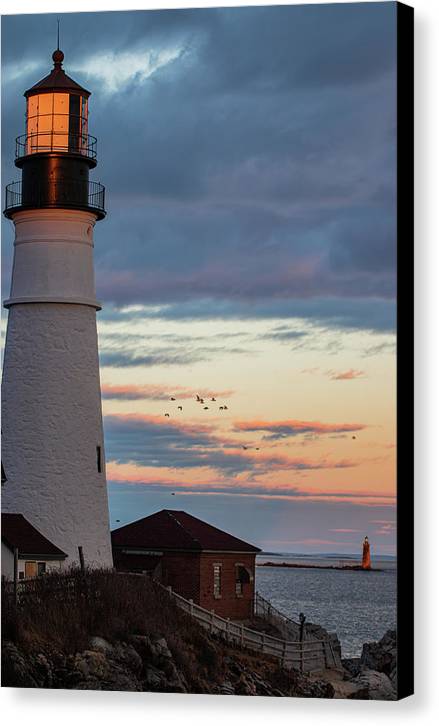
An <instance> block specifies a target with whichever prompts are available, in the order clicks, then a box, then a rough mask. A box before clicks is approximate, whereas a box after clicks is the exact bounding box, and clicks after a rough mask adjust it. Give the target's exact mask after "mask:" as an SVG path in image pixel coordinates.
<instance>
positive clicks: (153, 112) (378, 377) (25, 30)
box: [2, 3, 396, 554]
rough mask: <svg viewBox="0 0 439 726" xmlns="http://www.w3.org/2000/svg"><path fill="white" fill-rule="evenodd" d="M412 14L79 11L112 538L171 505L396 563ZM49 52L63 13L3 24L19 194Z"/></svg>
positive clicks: (73, 68) (295, 9)
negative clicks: (95, 187)
mask: <svg viewBox="0 0 439 726" xmlns="http://www.w3.org/2000/svg"><path fill="white" fill-rule="evenodd" d="M395 18H396V5H395V4H394V3H380V4H350V5H326V6H325V5H322V6H306V5H304V6H291V7H267V8H264V7H260V8H237V9H220V10H180V11H155V12H142V11H141V12H126V13H116V12H113V13H101V14H99V13H90V14H71V15H68V14H65V15H64V16H61V43H60V45H61V48H62V50H63V51H64V53H65V62H64V68H65V70H66V72H67V73H68V74H69V75H71V76H73V77H74V78H75V80H77V81H78V82H79V83H81V84H82V85H84V86H85V87H86V88H88V89H89V90H90V91H91V92H92V96H91V99H90V133H92V134H94V135H95V136H97V138H98V161H99V164H98V167H97V169H96V171H94V172H92V178H93V179H94V180H96V181H101V182H102V183H104V184H105V185H106V188H107V197H106V203H107V209H108V216H107V218H106V220H105V221H103V222H100V223H99V224H97V225H96V230H95V262H96V284H97V293H98V299H100V300H101V301H102V303H103V310H102V312H100V313H99V314H98V332H99V345H100V356H101V382H102V394H103V412H104V426H105V437H106V457H107V478H108V482H109V495H110V510H111V522H112V525H113V526H116V522H117V526H119V522H118V520H119V521H120V523H121V524H123V523H125V522H128V521H132V520H134V519H138V518H140V517H141V516H146V515H148V514H151V513H152V512H154V511H156V510H158V509H162V508H165V507H166V508H171V509H183V510H185V511H187V512H190V513H191V514H193V515H195V516H198V517H201V518H202V519H206V520H207V521H209V522H210V523H212V524H215V525H217V526H219V527H221V528H223V529H225V530H228V531H231V532H232V533H233V534H235V535H237V536H240V537H242V538H244V539H247V540H249V541H250V542H252V543H254V544H256V545H258V546H260V547H262V548H264V549H266V550H275V551H282V552H288V551H289V552H340V553H350V552H356V551H359V550H360V549H361V542H362V539H363V537H364V535H365V534H368V536H369V538H370V540H371V545H372V554H373V553H374V552H375V553H377V552H381V553H383V554H394V552H395V504H396V502H395V486H396V482H395V453H396V451H395V436H396V400H395V384H396V378H395V373H396V367H395V366H396V361H395V314H396V310H395V292H396V270H395V267H396V229H395V171H396V168H395V155H396V150H395V127H396V114H395V94H396V87H395V60H396V59H395ZM55 40H56V17H55V16H54V15H40V16H38V15H28V16H21V17H20V16H10V17H4V18H3V22H2V64H3V87H2V93H3V97H2V101H3V103H2V107H3V117H2V126H3V158H2V173H3V183H4V184H6V183H9V181H13V180H15V179H18V178H19V172H18V170H16V169H15V167H14V166H13V158H14V139H15V136H17V135H19V134H21V133H24V111H25V101H24V98H23V96H22V93H23V91H24V90H25V89H26V88H28V87H29V86H31V85H32V84H33V83H35V82H36V81H37V80H39V79H40V78H42V77H43V76H44V75H46V74H47V73H48V72H49V71H50V69H51V66H52V63H51V54H52V51H53V50H54V48H55V45H56V43H55ZM2 224H3V265H2V283H3V298H5V297H7V294H8V290H9V284H10V275H11V261H12V243H13V226H12V223H11V222H9V221H7V220H3V222H2ZM3 322H4V321H3ZM197 394H198V395H199V396H203V397H204V399H205V404H204V405H203V404H199V403H197V402H196V400H195V397H196V395H197ZM171 397H174V398H176V401H170V398H171ZM211 398H215V399H216V401H211V400H210V399H211ZM224 405H226V406H227V409H226V410H220V406H222V407H223V406H224ZM178 406H182V408H183V410H182V411H179V410H178ZM204 406H208V410H204ZM165 413H169V417H165Z"/></svg>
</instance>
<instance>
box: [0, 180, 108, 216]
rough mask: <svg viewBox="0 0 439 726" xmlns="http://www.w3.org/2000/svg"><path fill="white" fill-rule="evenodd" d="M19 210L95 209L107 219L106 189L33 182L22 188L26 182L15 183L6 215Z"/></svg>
mask: <svg viewBox="0 0 439 726" xmlns="http://www.w3.org/2000/svg"><path fill="white" fill-rule="evenodd" d="M18 207H22V208H24V209H40V208H45V207H49V208H50V207H59V208H73V209H87V208H89V209H92V210H97V211H98V212H99V216H100V217H103V216H105V187H104V186H103V184H100V183H99V182H95V181H77V180H73V179H71V180H69V179H63V180H62V181H56V182H54V181H50V180H47V181H45V182H44V183H43V182H42V183H40V184H38V183H32V184H31V185H26V189H25V191H23V189H22V182H21V181H17V182H12V183H11V184H8V186H7V187H6V194H5V213H6V214H7V213H8V212H10V211H13V210H14V209H17V208H18Z"/></svg>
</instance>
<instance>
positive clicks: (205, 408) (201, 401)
mask: <svg viewBox="0 0 439 726" xmlns="http://www.w3.org/2000/svg"><path fill="white" fill-rule="evenodd" d="M169 400H170V401H176V400H177V399H176V398H175V397H174V396H171V397H170V399H169ZM195 400H196V402H197V403H199V404H200V405H201V406H202V407H203V411H208V410H209V406H205V405H204V403H205V399H204V398H203V397H202V396H199V395H198V393H197V395H196V398H195ZM216 402H217V401H216V398H215V396H212V397H211V398H210V399H209V403H216ZM177 410H178V411H183V406H177ZM218 410H219V411H228V410H229V407H228V406H227V405H226V404H225V403H224V404H223V405H222V406H218ZM170 416H171V414H170V413H165V418H170ZM241 448H242V449H243V450H244V451H248V450H249V449H252V448H254V450H255V451H260V447H259V446H254V447H252V446H244V445H242V447H241Z"/></svg>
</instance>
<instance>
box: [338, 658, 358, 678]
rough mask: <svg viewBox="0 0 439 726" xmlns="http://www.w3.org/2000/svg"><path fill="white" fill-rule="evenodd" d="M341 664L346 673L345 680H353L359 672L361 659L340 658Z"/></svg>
mask: <svg viewBox="0 0 439 726" xmlns="http://www.w3.org/2000/svg"><path fill="white" fill-rule="evenodd" d="M341 664H342V666H343V668H344V669H345V671H347V673H346V676H347V678H348V679H349V678H355V676H358V674H359V672H360V671H361V665H362V664H361V658H342V661H341Z"/></svg>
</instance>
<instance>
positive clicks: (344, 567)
mask: <svg viewBox="0 0 439 726" xmlns="http://www.w3.org/2000/svg"><path fill="white" fill-rule="evenodd" d="M256 567H294V568H298V569H307V570H309V569H312V570H361V571H362V572H382V570H380V569H378V568H376V567H371V568H370V570H363V568H362V566H361V565H310V564H303V565H302V564H300V565H299V564H296V563H294V562H257V563H256Z"/></svg>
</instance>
